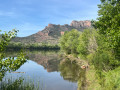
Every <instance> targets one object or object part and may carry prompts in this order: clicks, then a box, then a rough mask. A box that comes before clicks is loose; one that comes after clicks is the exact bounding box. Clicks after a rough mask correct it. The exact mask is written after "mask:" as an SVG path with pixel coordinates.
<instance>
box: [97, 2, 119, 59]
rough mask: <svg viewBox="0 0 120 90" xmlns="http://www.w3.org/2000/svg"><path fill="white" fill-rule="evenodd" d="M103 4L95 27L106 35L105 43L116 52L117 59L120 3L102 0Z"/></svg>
mask: <svg viewBox="0 0 120 90" xmlns="http://www.w3.org/2000/svg"><path fill="white" fill-rule="evenodd" d="M101 2H102V3H101V5H99V6H100V7H99V8H100V10H99V11H98V15H99V18H98V21H97V22H96V23H95V26H96V27H97V29H99V33H100V34H102V35H104V37H105V38H104V41H105V42H107V44H108V46H109V48H111V49H113V50H114V53H115V54H116V57H117V56H118V52H119V51H118V50H119V47H120V1H119V0H101ZM119 55H120V54H119Z"/></svg>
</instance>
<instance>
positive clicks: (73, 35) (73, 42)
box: [60, 29, 80, 54]
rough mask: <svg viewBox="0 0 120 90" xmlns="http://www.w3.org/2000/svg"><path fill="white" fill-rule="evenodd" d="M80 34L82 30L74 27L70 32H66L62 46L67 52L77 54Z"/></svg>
mask: <svg viewBox="0 0 120 90" xmlns="http://www.w3.org/2000/svg"><path fill="white" fill-rule="evenodd" d="M79 36H80V32H79V31H77V30H75V29H73V30H72V31H70V32H65V34H64V35H63V36H62V38H61V40H60V45H61V48H62V49H63V50H64V51H65V52H66V53H67V54H77V45H78V43H79V42H78V38H79Z"/></svg>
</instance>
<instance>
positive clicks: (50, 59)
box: [28, 52, 61, 72]
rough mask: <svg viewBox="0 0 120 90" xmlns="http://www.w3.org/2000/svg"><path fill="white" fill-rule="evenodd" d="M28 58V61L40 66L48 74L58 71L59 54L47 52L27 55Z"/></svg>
mask: <svg viewBox="0 0 120 90" xmlns="http://www.w3.org/2000/svg"><path fill="white" fill-rule="evenodd" d="M28 57H29V59H30V60H33V61H35V62H37V63H38V64H40V65H42V66H43V67H44V68H45V69H47V71H48V72H53V71H58V65H59V63H60V60H61V59H60V58H58V57H59V53H55V52H51V53H50V52H48V53H41V52H37V53H29V54H28Z"/></svg>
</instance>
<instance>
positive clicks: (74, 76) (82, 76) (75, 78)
mask: <svg viewBox="0 0 120 90" xmlns="http://www.w3.org/2000/svg"><path fill="white" fill-rule="evenodd" d="M59 71H60V73H61V74H60V75H61V76H62V77H63V78H64V80H68V81H70V82H77V83H78V90H86V69H81V67H80V65H78V64H77V63H76V61H71V60H69V59H68V58H67V59H65V60H63V61H61V63H60V65H59Z"/></svg>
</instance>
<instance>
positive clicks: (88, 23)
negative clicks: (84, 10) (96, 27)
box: [70, 20, 91, 28]
mask: <svg viewBox="0 0 120 90" xmlns="http://www.w3.org/2000/svg"><path fill="white" fill-rule="evenodd" d="M70 26H73V27H75V28H85V27H91V21H89V20H86V21H75V20H74V21H72V22H71V24H70Z"/></svg>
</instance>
